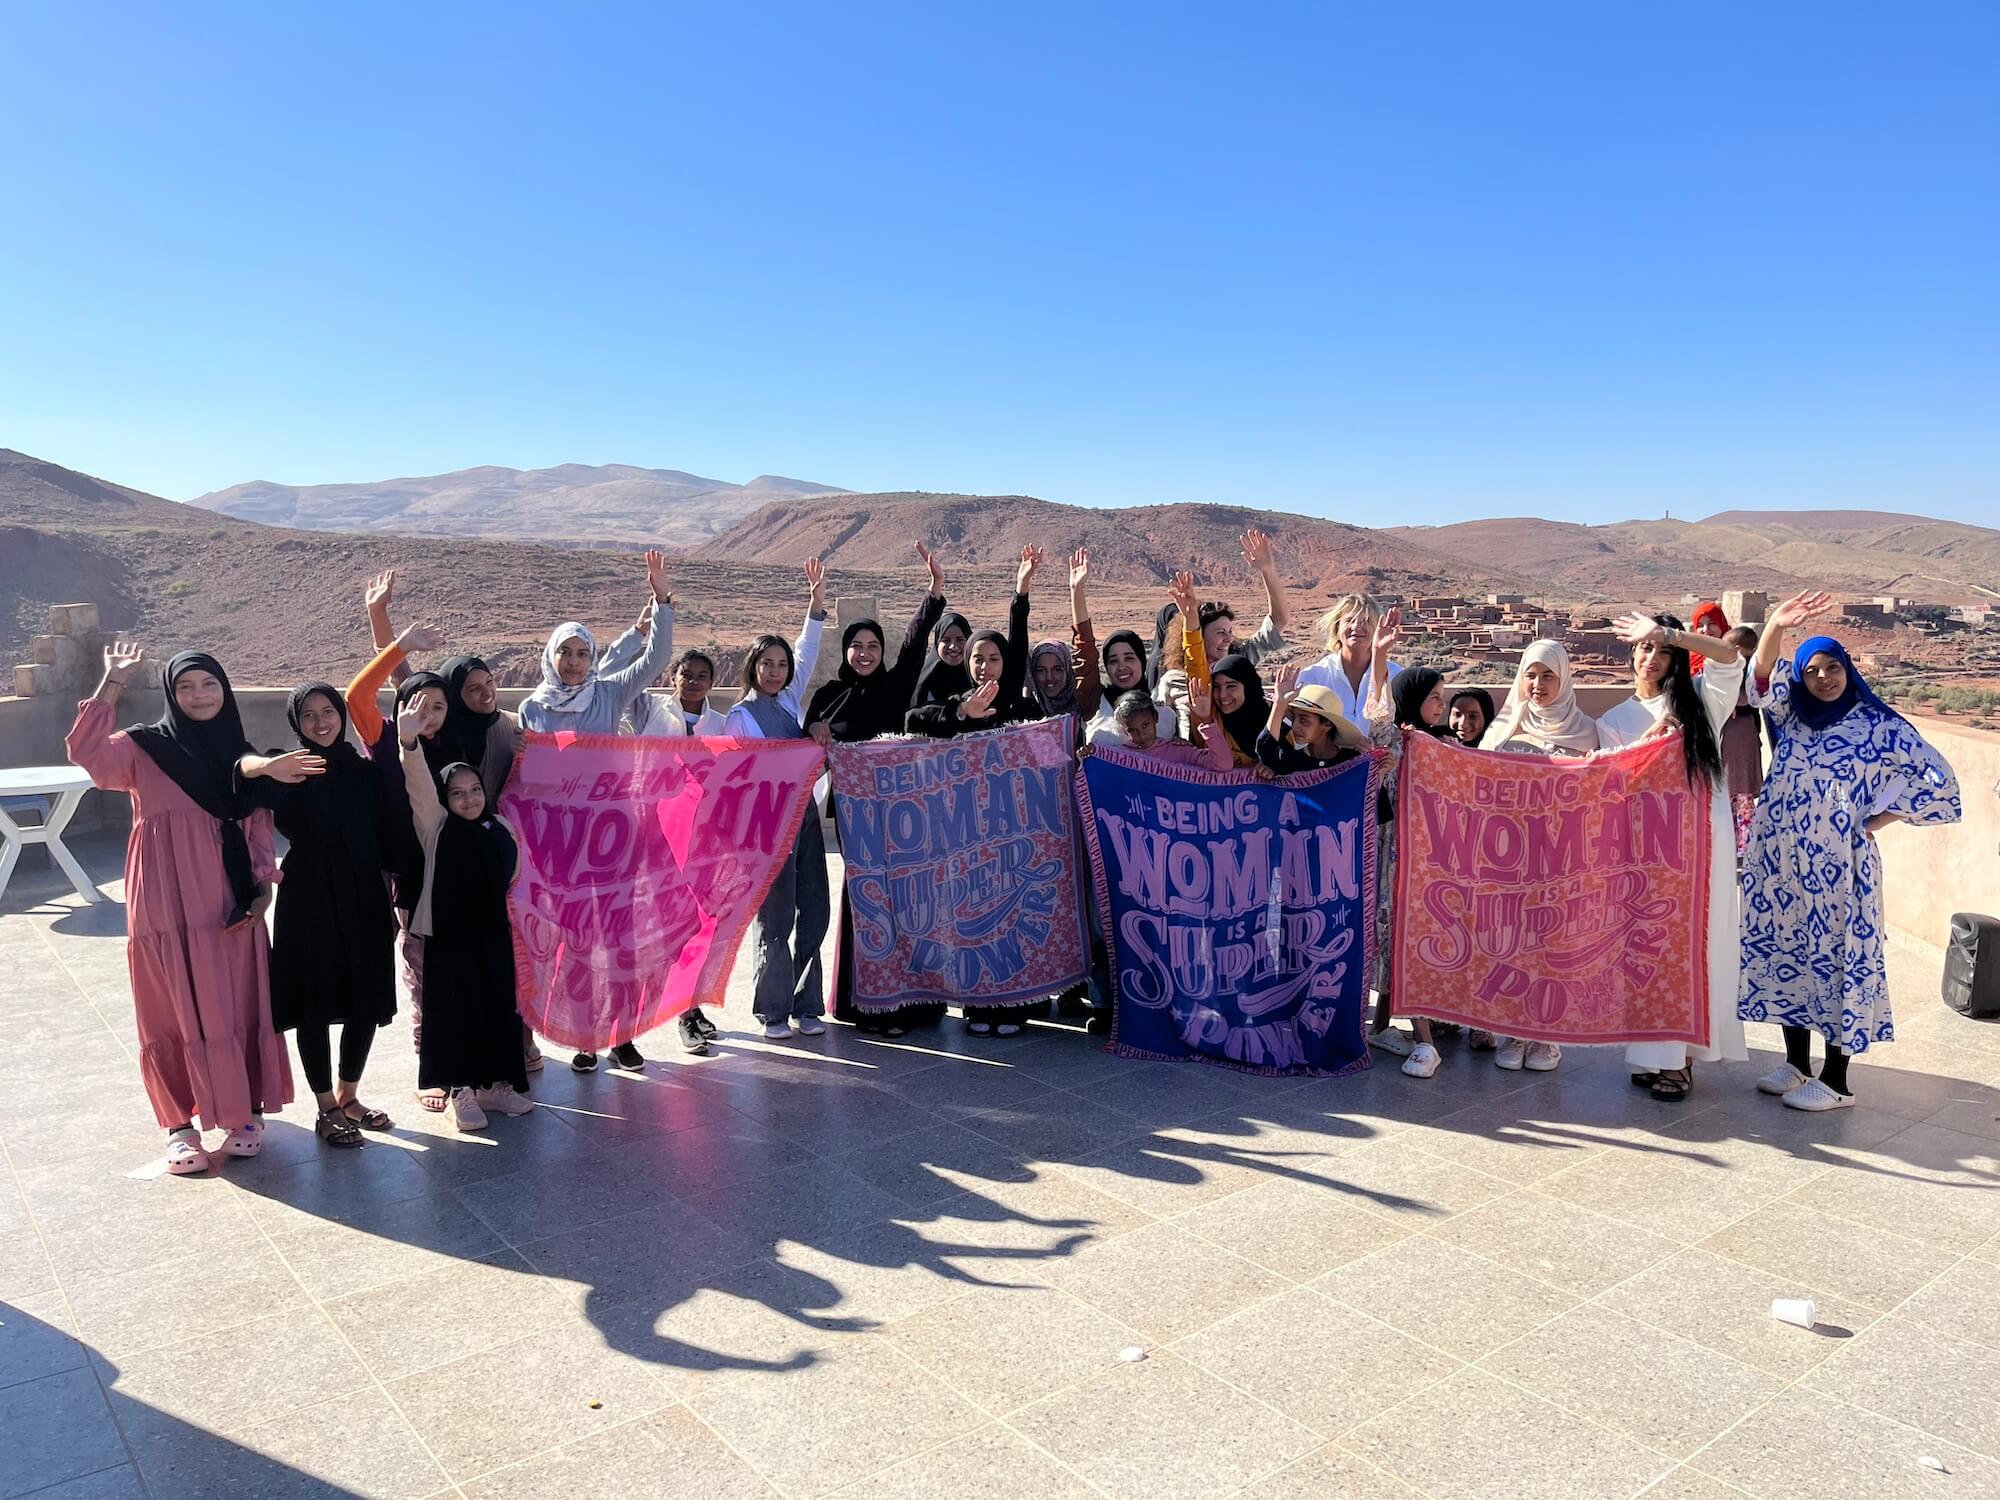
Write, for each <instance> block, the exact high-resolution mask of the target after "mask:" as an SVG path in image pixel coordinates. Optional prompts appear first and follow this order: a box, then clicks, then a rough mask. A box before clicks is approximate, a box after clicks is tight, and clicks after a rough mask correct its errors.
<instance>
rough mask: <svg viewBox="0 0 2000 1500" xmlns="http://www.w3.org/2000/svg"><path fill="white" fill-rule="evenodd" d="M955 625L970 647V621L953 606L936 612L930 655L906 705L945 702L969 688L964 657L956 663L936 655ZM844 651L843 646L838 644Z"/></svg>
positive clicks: (969, 690)
mask: <svg viewBox="0 0 2000 1500" xmlns="http://www.w3.org/2000/svg"><path fill="white" fill-rule="evenodd" d="M954 625H955V626H957V627H958V629H959V631H960V632H961V633H962V634H963V635H964V636H965V646H966V650H968V651H970V650H971V649H972V622H971V621H970V620H968V619H966V618H965V616H964V615H962V614H960V613H958V611H956V610H947V611H946V612H945V613H944V614H943V615H941V616H939V618H938V622H937V628H936V629H934V630H933V631H931V649H930V655H929V656H928V657H927V658H926V660H925V662H924V673H923V676H921V677H919V678H918V679H917V690H916V692H915V693H914V694H913V695H912V696H911V698H910V707H912V708H922V707H923V706H924V705H925V704H927V703H945V702H949V701H950V700H951V699H953V698H956V697H958V696H959V695H960V694H961V693H969V692H971V691H972V674H971V673H970V672H968V671H966V669H965V659H964V657H960V658H959V661H958V664H957V665H956V666H954V665H952V664H951V663H950V662H947V661H945V660H943V659H942V658H941V657H939V655H938V644H939V642H941V641H943V639H944V633H945V632H946V631H947V630H949V629H951V628H952V627H953V626H954ZM841 650H842V652H843V654H845V651H846V647H845V646H844V645H843V646H842V648H841Z"/></svg>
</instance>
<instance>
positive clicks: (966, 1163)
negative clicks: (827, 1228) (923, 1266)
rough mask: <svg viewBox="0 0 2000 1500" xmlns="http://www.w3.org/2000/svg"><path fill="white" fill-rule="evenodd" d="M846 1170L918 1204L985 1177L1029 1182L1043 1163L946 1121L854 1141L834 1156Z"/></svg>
mask: <svg viewBox="0 0 2000 1500" xmlns="http://www.w3.org/2000/svg"><path fill="white" fill-rule="evenodd" d="M833 1161H834V1164H835V1165H836V1166H838V1167H840V1168H841V1169H842V1170H843V1171H847V1172H852V1173H853V1174H854V1175H855V1176H856V1177H859V1178H860V1179H861V1180H862V1181H863V1182H866V1183H868V1184H869V1185H871V1186H873V1187H877V1188H880V1189H881V1190H882V1191H883V1192H885V1193H888V1194H889V1195H891V1196H892V1197H895V1198H898V1199H900V1200H902V1202H904V1203H906V1204H908V1205H910V1206H911V1207H914V1208H923V1207H927V1206H928V1205H930V1204H933V1203H937V1202H940V1201H941V1200H943V1199H946V1198H950V1197H953V1196H955V1195H957V1194H958V1193H960V1192H962V1191H966V1190H970V1191H972V1192H978V1191H979V1190H980V1189H981V1187H982V1186H983V1185H984V1184H986V1183H991V1182H1027V1181H1030V1180H1032V1179H1033V1178H1034V1177H1036V1176H1037V1175H1039V1174H1040V1173H1041V1172H1042V1171H1043V1170H1044V1169H1042V1168H1038V1167H1030V1166H1028V1165H1027V1164H1026V1163H1024V1162H1022V1161H1021V1160H1020V1158H1018V1157H1016V1156H1014V1155H1012V1154H1011V1153H1009V1152H1007V1151H1005V1150H1003V1149H1002V1148H1001V1147H999V1146H997V1145H995V1144H994V1143H993V1142H992V1141H990V1140H988V1139H987V1138H986V1137H985V1136H982V1135H975V1134H974V1133H973V1132H972V1131H970V1130H966V1129H964V1128H963V1127H961V1126H958V1125H949V1124H946V1123H944V1122H943V1121H938V1122H936V1123H934V1124H931V1125H928V1126H925V1127H924V1128H922V1129H920V1130H915V1131H910V1132H907V1133H905V1134H903V1135H898V1136H894V1137H891V1138H890V1139H888V1140H883V1141H873V1142H870V1143H869V1144H867V1145H865V1146H859V1147H853V1148H851V1149H849V1150H847V1151H845V1152H843V1153H842V1154H840V1155H838V1156H836V1157H834V1158H833Z"/></svg>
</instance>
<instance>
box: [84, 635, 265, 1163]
mask: <svg viewBox="0 0 2000 1500" xmlns="http://www.w3.org/2000/svg"><path fill="white" fill-rule="evenodd" d="M144 659H145V657H144V653H143V652H142V651H141V650H140V649H139V648H138V647H137V646H136V645H133V644H131V643H130V642H126V641H118V642H115V643H113V644H112V645H111V646H110V647H109V648H108V649H107V650H106V651H105V653H104V680H103V681H102V682H100V683H99V684H98V685H97V691H96V692H95V693H93V694H92V695H91V696H90V697H89V698H87V699H85V700H84V702H83V703H82V704H81V705H79V707H78V709H77V714H76V725H75V727H74V728H72V729H71V730H70V732H69V740H68V742H67V748H68V752H69V758H70V760H71V762H72V763H73V764H75V765H77V766H80V767H82V768H83V769H84V770H85V771H88V772H89V773H90V779H91V782H92V783H93V784H94V785H96V786H98V787H99V788H101V789H103V790H104V791H108V792H128V793H130V794H131V797H132V839H131V842H130V844H129V845H127V847H126V851H125V919H126V932H127V936H126V942H125V955H126V961H127V963H128V964H129V965H130V967H131V972H132V1001H133V1005H134V1008H135V1009H136V1010H137V1012H138V1021H139V1073H140V1076H141V1078H142V1079H143V1080H144V1082H145V1085H146V1094H147V1097H148V1098H150V1099H151V1100H152V1102H153V1113H154V1115H155V1117H156V1118H157V1119H158V1120H159V1122H160V1124H161V1125H162V1126H164V1127H165V1128H166V1131H167V1170H168V1171H170V1172H174V1173H181V1174H185V1173H189V1172H201V1171H206V1170H207V1168H208V1165H209V1161H208V1155H207V1153H206V1152H205V1151H204V1150H203V1149H202V1142H201V1136H200V1134H199V1133H198V1131H197V1130H196V1121H197V1120H198V1121H199V1122H200V1124H201V1125H202V1126H203V1127H205V1128H207V1129H209V1130H224V1131H227V1132H228V1138H227V1139H226V1140H225V1141H224V1142H223V1144H222V1149H223V1150H224V1151H225V1152H227V1153H228V1154H229V1155H231V1156H255V1155H256V1154H257V1152H258V1151H259V1150H260V1149H261V1148H262V1146H263V1144H264V1118H263V1112H264V1111H265V1110H266V1109H282V1108H283V1107H284V1106H285V1105H287V1104H289V1103H290V1102H291V1098H292V1071H291V1066H290V1064H289V1062H288V1061H287V1060H286V1057H285V1048H284V1044H283V1043H282V1042H281V1041H280V1040H279V1039H278V1036H277V1033H276V1032H274V1031H273V1030H272V1029H271V991H270V969H269V954H270V945H269V941H268V939H267V937H266V935H265V930H264V910H265V908H266V907H268V906H269V905H270V904H271V893H272V887H273V882H274V880H275V877H276V874H277V861H276V858H275V857H274V851H273V847H272V839H271V815H270V814H269V813H268V812H257V811H253V810H252V809H251V808H250V806H249V804H248V803H247V802H246V801H245V800H244V799H243V797H242V795H241V793H240V791H239V790H238V789H237V787H236V785H235V783H234V780H233V775H232V773H233V772H234V769H235V766H236V761H237V758H238V757H239V756H242V755H245V754H248V753H249V751H250V746H249V744H248V743H247V742H246V741H245V740H244V738H243V719H242V716H241V715H240V714H239V713H238V711H237V707H236V695H235V693H234V692H232V691H231V689H230V686H229V677H228V674H227V673H225V672H224V671H223V670H222V664H221V663H220V662H218V661H217V660H216V659H215V658H214V657H212V656H210V655H208V654H207V653H205V652H200V651H183V652H182V653H181V654H180V655H178V656H176V657H174V658H173V659H172V660H171V661H169V662H168V663H167V667H166V671H165V672H164V673H162V674H161V676H162V679H163V687H164V691H165V694H166V712H165V713H164V714H163V715H162V716H161V718H160V721H159V722H158V723H157V724H148V725H143V726H139V727H135V728H132V729H129V730H124V731H122V732H121V731H118V730H116V729H114V727H113V723H112V720H113V717H114V714H115V711H116V704H117V702H118V699H119V697H120V695H121V694H123V692H124V691H125V687H126V684H127V683H129V682H130V681H131V680H132V676H133V674H134V673H135V672H137V671H138V670H139V667H140V665H141V663H142V662H143V661H144Z"/></svg>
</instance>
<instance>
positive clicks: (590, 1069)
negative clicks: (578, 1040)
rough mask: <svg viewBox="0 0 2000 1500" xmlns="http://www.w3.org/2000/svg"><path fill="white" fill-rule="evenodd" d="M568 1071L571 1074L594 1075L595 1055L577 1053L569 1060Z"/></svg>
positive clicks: (595, 1067) (595, 1069)
mask: <svg viewBox="0 0 2000 1500" xmlns="http://www.w3.org/2000/svg"><path fill="white" fill-rule="evenodd" d="M569 1070H570V1072H572V1073H595V1072H596V1071H597V1054H596V1053H595V1052H579V1053H577V1055H576V1056H575V1057H572V1058H571V1059H570V1060H569Z"/></svg>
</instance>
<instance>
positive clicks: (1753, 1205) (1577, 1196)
mask: <svg viewBox="0 0 2000 1500" xmlns="http://www.w3.org/2000/svg"><path fill="white" fill-rule="evenodd" d="M1535 1191H1536V1192H1537V1193H1540V1194H1541V1195H1542V1196H1543V1197H1545V1198H1560V1199H1561V1200H1562V1201H1563V1202H1565V1203H1573V1204H1575V1205H1576V1206H1577V1207H1578V1208H1587V1209H1589V1210H1590V1211H1591V1212H1592V1213H1599V1214H1604V1215H1607V1216H1608V1217H1610V1218H1613V1219H1617V1220H1620V1221H1621V1222H1623V1223H1626V1224H1632V1225H1636V1226H1637V1227H1638V1228H1640V1229H1644V1230H1646V1231H1648V1232H1649V1233H1652V1234H1657V1235H1660V1236H1662V1237H1663V1238H1665V1239H1670V1240H1674V1241H1676V1242H1678V1243H1681V1244H1693V1243H1695V1242H1696V1241H1699V1240H1702V1239H1704V1238H1706V1237H1707V1236H1709V1235H1711V1234H1714V1233H1715V1232H1716V1231H1717V1230H1720V1229H1723V1228H1725V1227H1726V1226H1728V1225H1730V1224H1733V1223H1734V1222H1735V1221H1736V1220H1738V1219H1740V1218H1742V1217H1743V1216H1744V1215H1745V1214H1750V1213H1755V1212H1756V1211H1757V1210H1758V1209H1760V1208H1762V1207H1763V1206H1764V1205H1765V1204H1766V1203H1769V1202H1770V1201H1771V1200H1772V1199H1773V1198H1775V1197H1777V1196H1778V1195H1779V1193H1780V1192H1781V1191H1783V1189H1782V1187H1781V1186H1780V1185H1779V1184H1778V1183H1777V1182H1775V1181H1773V1180H1772V1179H1770V1178H1766V1177H1759V1176H1757V1175H1755V1174H1749V1173H1735V1172H1731V1171H1729V1170H1727V1169H1726V1168H1721V1167H1714V1168H1701V1167H1689V1166H1685V1165H1683V1164H1682V1163H1680V1162H1678V1161H1676V1160H1674V1159H1672V1158H1670V1157H1666V1156H1661V1155H1656V1154H1652V1153H1647V1152H1639V1151H1624V1150H1615V1149H1614V1150H1610V1151H1604V1152H1600V1153H1599V1154H1597V1155H1596V1156H1593V1157H1591V1158H1590V1159H1589V1160H1587V1161H1584V1162H1581V1163H1579V1164H1578V1165H1576V1166H1573V1167H1570V1168H1569V1169H1567V1170H1566V1171H1562V1172H1558V1173H1556V1174H1555V1175H1554V1176H1552V1177H1545V1178H1543V1179H1542V1180H1541V1181H1539V1182H1537V1183H1536V1184H1535Z"/></svg>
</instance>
